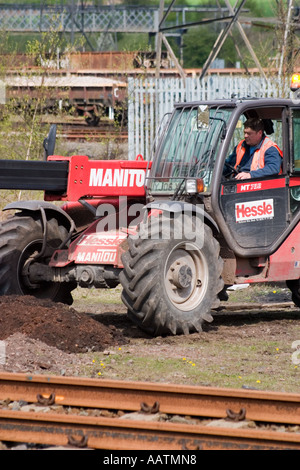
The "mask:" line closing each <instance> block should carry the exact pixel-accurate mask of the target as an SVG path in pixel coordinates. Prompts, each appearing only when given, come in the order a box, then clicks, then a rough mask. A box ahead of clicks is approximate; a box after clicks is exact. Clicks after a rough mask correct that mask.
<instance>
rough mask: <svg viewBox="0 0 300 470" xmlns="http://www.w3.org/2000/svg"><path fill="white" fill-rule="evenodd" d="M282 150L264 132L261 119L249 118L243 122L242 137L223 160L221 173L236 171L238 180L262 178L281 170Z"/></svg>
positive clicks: (226, 173) (225, 174)
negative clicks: (223, 165) (223, 164)
mask: <svg viewBox="0 0 300 470" xmlns="http://www.w3.org/2000/svg"><path fill="white" fill-rule="evenodd" d="M281 164H282V151H281V150H280V148H279V147H278V145H277V144H276V143H275V142H273V141H272V140H271V139H270V138H269V137H267V136H266V134H265V129H264V122H263V120H262V119H257V118H249V119H247V121H245V123H244V139H243V140H241V142H239V144H238V145H237V146H236V147H235V149H234V151H233V152H232V154H231V155H229V157H227V159H226V161H225V167H224V171H223V175H224V176H225V177H228V176H229V175H231V174H232V173H233V171H234V172H235V173H236V176H235V178H236V179H238V180H244V179H250V178H263V177H264V176H271V175H273V176H274V175H278V174H280V172H281Z"/></svg>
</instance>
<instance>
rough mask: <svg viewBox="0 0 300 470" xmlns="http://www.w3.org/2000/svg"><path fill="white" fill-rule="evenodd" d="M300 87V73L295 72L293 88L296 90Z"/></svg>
mask: <svg viewBox="0 0 300 470" xmlns="http://www.w3.org/2000/svg"><path fill="white" fill-rule="evenodd" d="M299 88H300V74H299V73H294V74H293V75H292V79H291V90H292V91H296V90H298V89H299Z"/></svg>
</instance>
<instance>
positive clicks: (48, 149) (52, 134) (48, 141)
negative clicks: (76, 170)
mask: <svg viewBox="0 0 300 470" xmlns="http://www.w3.org/2000/svg"><path fill="white" fill-rule="evenodd" d="M55 141H56V124H52V125H51V127H50V130H49V134H48V136H47V137H46V138H45V139H44V142H43V147H44V160H47V158H48V157H49V156H50V155H54V149H55Z"/></svg>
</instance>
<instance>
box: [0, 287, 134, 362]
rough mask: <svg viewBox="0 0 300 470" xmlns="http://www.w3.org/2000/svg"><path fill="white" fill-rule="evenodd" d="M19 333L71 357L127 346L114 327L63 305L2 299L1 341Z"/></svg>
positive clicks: (20, 298)
mask: <svg viewBox="0 0 300 470" xmlns="http://www.w3.org/2000/svg"><path fill="white" fill-rule="evenodd" d="M15 333H21V334H24V335H26V336H27V337H29V338H32V339H37V340H40V341H42V342H44V343H45V344H48V345H49V346H54V347H56V348H58V349H60V350H62V351H65V352H68V353H78V352H87V351H103V350H104V349H105V348H107V347H109V346H116V345H118V344H121V343H123V344H124V342H126V341H125V340H124V338H123V337H122V336H121V334H120V333H119V332H118V331H117V330H116V328H115V327H114V326H105V325H102V324H101V323H99V322H98V321H96V320H94V319H92V318H90V317H89V316H88V315H86V314H84V313H79V312H77V311H76V310H74V309H73V308H70V307H67V306H65V305H63V304H59V303H54V302H51V301H49V300H38V299H36V298H34V297H30V296H20V297H19V296H3V297H0V340H5V339H6V338H8V337H9V336H11V335H13V334H15Z"/></svg>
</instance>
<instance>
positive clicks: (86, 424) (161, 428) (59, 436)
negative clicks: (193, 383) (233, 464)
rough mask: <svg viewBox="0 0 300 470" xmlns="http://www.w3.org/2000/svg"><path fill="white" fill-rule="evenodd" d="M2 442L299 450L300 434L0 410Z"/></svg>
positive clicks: (107, 447)
mask: <svg viewBox="0 0 300 470" xmlns="http://www.w3.org/2000/svg"><path fill="white" fill-rule="evenodd" d="M0 440H2V441H14V442H15V441H17V442H27V443H35V444H47V445H59V446H67V445H71V446H76V447H88V448H92V449H105V450H110V449H112V450H218V449H220V450H221V449H231V450H242V449H243V450H266V449H267V450H296V449H297V450H299V449H300V434H297V433H293V432H276V431H264V430H262V431H260V430H258V431H257V430H254V429H231V428H225V427H224V428H219V427H208V426H202V425H199V426H198V425H192V424H176V423H170V422H146V421H144V422H143V421H135V420H128V419H126V420H122V419H116V418H101V417H100V418H97V417H86V416H74V415H72V416H69V415H61V414H58V413H56V414H55V413H51V414H50V413H35V412H20V411H5V410H0Z"/></svg>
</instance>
